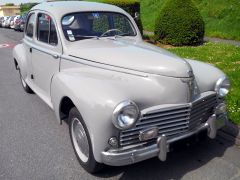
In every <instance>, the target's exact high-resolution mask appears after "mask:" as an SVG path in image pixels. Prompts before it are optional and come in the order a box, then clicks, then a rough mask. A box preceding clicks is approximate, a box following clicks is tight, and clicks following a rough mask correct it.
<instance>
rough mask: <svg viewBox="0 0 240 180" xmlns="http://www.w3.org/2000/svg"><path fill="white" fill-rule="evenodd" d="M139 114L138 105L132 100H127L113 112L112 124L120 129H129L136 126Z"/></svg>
mask: <svg viewBox="0 0 240 180" xmlns="http://www.w3.org/2000/svg"><path fill="white" fill-rule="evenodd" d="M139 114H140V113H139V109H138V107H137V105H136V104H135V103H134V102H132V101H130V100H126V101H123V102H121V103H120V104H118V105H117V107H116V108H115V110H114V111H113V117H112V122H113V124H114V126H115V127H116V128H118V129H121V130H125V129H129V128H131V127H132V126H134V125H135V123H136V121H137V120H138V118H139Z"/></svg>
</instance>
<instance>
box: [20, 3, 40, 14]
mask: <svg viewBox="0 0 240 180" xmlns="http://www.w3.org/2000/svg"><path fill="white" fill-rule="evenodd" d="M37 4H38V3H25V4H20V11H21V14H23V13H27V12H28V11H29V10H30V9H31V8H32V7H33V6H35V5H37Z"/></svg>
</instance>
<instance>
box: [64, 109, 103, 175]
mask: <svg viewBox="0 0 240 180" xmlns="http://www.w3.org/2000/svg"><path fill="white" fill-rule="evenodd" d="M68 122H69V123H70V124H69V134H70V138H71V142H72V145H73V149H74V152H75V154H76V156H77V159H78V161H79V163H80V164H81V166H82V167H83V168H84V169H85V170H86V171H87V172H89V173H95V172H97V171H99V170H100V169H101V167H102V165H101V164H100V163H98V162H97V161H96V160H95V158H94V155H93V150H92V144H91V139H90V136H89V132H88V130H87V128H86V125H85V123H84V121H83V119H82V117H81V114H80V113H79V111H78V110H77V108H75V107H74V108H72V109H71V110H70V113H69V118H68Z"/></svg>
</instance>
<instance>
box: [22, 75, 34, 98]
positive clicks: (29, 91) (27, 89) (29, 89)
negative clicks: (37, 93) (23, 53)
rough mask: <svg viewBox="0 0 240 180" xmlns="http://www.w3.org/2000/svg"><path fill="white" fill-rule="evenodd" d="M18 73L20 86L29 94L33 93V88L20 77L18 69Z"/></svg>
mask: <svg viewBox="0 0 240 180" xmlns="http://www.w3.org/2000/svg"><path fill="white" fill-rule="evenodd" d="M19 75H20V80H21V84H22V87H23V89H24V91H25V92H27V93H29V94H33V93H34V92H33V90H32V89H31V88H30V87H29V86H28V85H27V83H26V82H25V80H24V79H23V77H22V74H21V71H20V70H19Z"/></svg>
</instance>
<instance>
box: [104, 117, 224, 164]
mask: <svg viewBox="0 0 240 180" xmlns="http://www.w3.org/2000/svg"><path fill="white" fill-rule="evenodd" d="M226 120H227V116H226V115H221V116H218V117H217V118H216V115H215V114H214V115H212V116H211V117H210V118H209V119H208V120H207V122H206V123H205V124H203V125H201V126H200V127H198V128H197V129H195V130H192V131H189V132H187V133H185V134H182V135H180V136H178V137H175V138H172V139H167V137H166V136H165V135H161V136H160V137H158V139H157V142H156V144H153V145H148V146H144V145H142V146H139V147H135V148H131V149H117V150H113V149H111V150H108V151H105V152H102V161H103V163H104V164H107V165H110V166H124V165H129V164H133V163H137V162H140V161H143V160H146V159H150V158H152V157H156V156H158V158H159V159H160V160H161V161H165V160H166V158H167V152H168V151H169V144H171V143H173V142H176V141H179V140H181V139H185V138H188V137H190V136H192V135H194V134H197V133H198V132H200V131H203V130H206V129H207V131H208V137H209V138H211V139H214V138H215V137H216V134H217V130H218V129H219V128H221V127H223V126H224V125H225V122H226Z"/></svg>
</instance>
